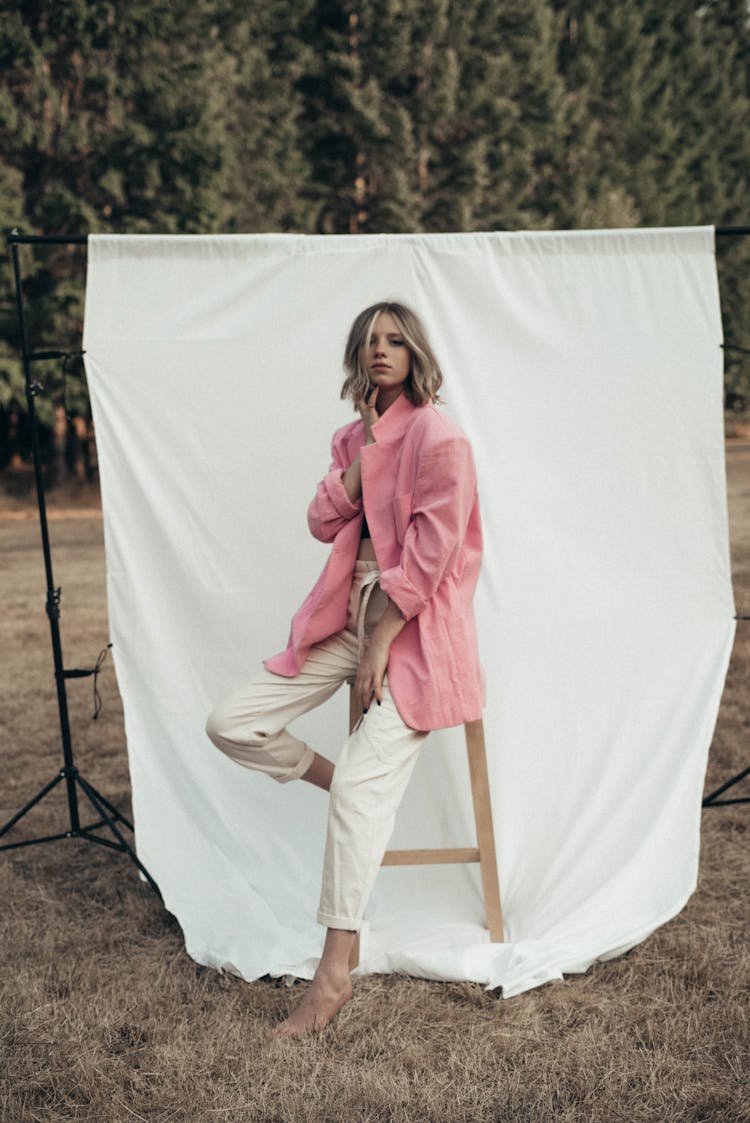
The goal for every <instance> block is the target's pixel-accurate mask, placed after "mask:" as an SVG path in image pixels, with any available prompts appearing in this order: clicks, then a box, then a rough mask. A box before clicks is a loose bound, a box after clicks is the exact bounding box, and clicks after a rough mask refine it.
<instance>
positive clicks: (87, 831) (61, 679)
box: [0, 226, 750, 896]
mask: <svg viewBox="0 0 750 1123" xmlns="http://www.w3.org/2000/svg"><path fill="white" fill-rule="evenodd" d="M715 232H716V235H717V236H735V237H736V236H743V235H750V226H717V227H716V230H715ZM87 242H88V237H87V236H86V235H85V234H83V235H78V236H68V235H54V234H50V235H46V234H41V235H34V234H21V233H20V232H19V231H18V230H14V231H13V232H12V233H11V234H9V235H8V245H9V246H10V249H11V255H12V258H13V272H14V276H15V283H16V303H17V306H18V324H19V330H20V335H21V354H22V359H23V372H24V378H25V381H26V399H27V401H28V406H29V419H30V422H31V434H32V452H33V459H34V475H35V479H36V494H37V502H38V505H39V523H40V527H41V532H42V549H43V551H44V566H45V571H46V575H47V604H46V609H47V616H48V617H49V622H50V631H51V635H52V653H53V657H54V664H55V682H56V683H57V705H58V710H59V715H60V734H61V740H62V752H63V767H62V768H61V769H60V770H59V772H58V773H57V774H56V775H55V776H54V777H53V778H52V780H50V782H49V783H48V784H45V785H44V787H43V788H41V789H40V791H38V792H37V794H36V795H35V796H34V798H33V799H31V800H29V802H28V803H27V804H26V805H25V807H22V808H21V810H20V811H18V812H17V813H16V814H15V815H14V816H13V818H12V819H9V820H8V822H7V823H6V824H5V825H4V826H3V827H0V838H1V837H2V836H3V835H5V834H6V833H7V832H8V831H9V830H10V829H11V827H14V826H15V825H16V823H18V822H19V821H20V820H21V819H22V818H23V817H24V815H26V814H27V813H28V812H29V811H31V809H32V808H33V807H35V806H36V804H37V803H39V802H41V800H43V799H44V797H45V796H46V795H47V794H48V793H49V792H51V791H52V790H53V788H55V787H56V786H57V785H58V784H60V783H62V782H63V781H64V782H65V786H66V790H67V796H68V816H69V828H68V830H65V831H61V832H60V833H59V834H51V835H45V836H43V837H40V838H31V839H26V840H25V841H23V842H10V843H4V844H3V845H0V850H12V849H16V848H18V847H21V846H33V845H34V844H35V843H39V842H55V841H56V840H57V839H60V838H83V839H85V840H86V841H87V842H96V843H99V845H100V846H109V847H110V848H111V849H113V850H120V851H123V852H124V853H126V854H127V855H128V856H129V858H130V859H131V861H133V862H134V863H135V865H136V866H137V867H138V869H139V870H140V871H141V873H142V874H143V876H144V877H145V878H146V880H147V881H148V883H149V884H150V885H151V886H152V888H153V889H155V890H156V892H157V893H158V894H159V896H161V893H160V892H159V887H158V885H157V884H156V882H155V881H154V879H153V878H152V877H151V874H150V873H149V872H148V870H147V869H146V867H145V866H144V865H143V863H142V862H141V861H140V860H139V858H138V856H137V854H136V853H135V851H134V850H133V848H132V846H131V845H130V844H129V843H128V841H127V839H126V838H125V836H124V835H123V833H122V831H121V830H120V827H119V826H118V823H119V824H122V826H123V827H124V828H126V829H127V830H128V831H131V832H132V831H133V825H132V823H129V822H128V820H127V819H126V818H125V816H124V815H122V814H121V813H120V812H119V811H118V810H117V808H116V807H114V806H113V805H112V804H111V803H110V802H109V800H107V799H105V797H104V796H103V795H102V794H101V792H98V791H97V790H96V788H95V787H94V786H93V785H92V784H90V783H89V782H88V780H86V779H85V778H84V777H83V776H82V775H81V773H80V772H79V771H78V769H77V768H76V765H75V760H74V757H73V743H72V739H71V735H70V721H69V718H68V699H67V693H66V685H65V684H66V681H67V679H69V678H81V677H83V676H86V675H92V674H94V673H95V672H94V670H93V669H92V670H90V671H82V670H66V669H65V667H64V665H63V656H62V644H61V642H60V625H59V620H60V597H61V590H60V589H59V588H58V589H56V588H55V585H54V580H53V576H52V556H51V553H50V544H49V534H48V530H47V509H46V504H45V495H44V481H43V477H42V464H41V453H40V448H39V430H38V423H37V416H36V408H35V404H34V399H35V397H36V396H37V394H39V393H40V391H41V389H42V387H41V385H40V384H39V383H37V382H33V381H32V379H31V364H32V363H33V362H36V361H41V360H49V359H58V358H60V359H64V358H65V352H62V351H30V350H29V346H28V338H27V333H26V319H25V315H24V301H23V287H22V284H21V270H20V265H19V259H18V247H19V245H45V246H52V245H67V246H69V245H81V246H83V245H86V244H87ZM748 619H750V617H748V616H737V620H748ZM748 775H750V766H749V767H748V768H745V769H744V770H743V771H742V772H739V773H738V774H737V775H736V776H733V777H732V778H731V779H729V780H727V781H726V782H725V783H723V784H722V785H721V787H719V788H717V789H716V791H714V792H711V794H710V795H707V796H706V797H705V799H704V800H703V807H721V806H726V805H727V804H734V803H750V797H747V796H746V797H743V798H738V799H719V798H718V797H719V796H721V795H723V794H724V792H726V791H728V790H729V789H730V788H732V787H734V786H735V784H738V783H740V781H741V780H744V779H745V777H746V776H748ZM79 788H80V790H81V791H82V792H83V794H84V795H85V796H86V798H87V799H88V801H89V803H90V804H91V806H92V807H93V808H94V811H95V812H96V813H97V815H98V816H99V818H98V819H97V820H96V821H95V822H93V823H87V824H86V825H83V826H82V825H81V819H80V811H79V806H78V789H79ZM101 827H107V828H108V829H109V831H110V833H111V834H112V835H113V836H114V838H115V840H116V841H112V839H111V838H102V837H101V836H100V835H98V834H95V833H94V832H95V831H96V830H99V829H100V828H101Z"/></svg>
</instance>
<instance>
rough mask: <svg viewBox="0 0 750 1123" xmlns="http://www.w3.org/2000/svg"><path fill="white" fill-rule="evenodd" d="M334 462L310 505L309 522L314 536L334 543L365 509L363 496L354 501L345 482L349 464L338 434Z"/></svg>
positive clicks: (335, 436) (333, 449) (308, 509)
mask: <svg viewBox="0 0 750 1123" xmlns="http://www.w3.org/2000/svg"><path fill="white" fill-rule="evenodd" d="M331 451H332V456H333V462H332V464H331V467H330V469H329V470H328V473H327V475H325V476H324V477H323V479H322V480H321V481H320V483H319V484H318V487H317V489H316V492H315V495H314V497H313V500H312V502H311V503H310V506H309V507H308V508H307V525H308V526H309V528H310V533H311V534H312V535H313V537H314V538H317V539H319V540H320V541H321V542H333V540H334V538H335V537H336V535H337V534H338V532H339V531H340V530H341V528H342V526H345V525H346V524H347V523H348V522H351V520H352V519H353V518H355V517H356V516H357V515H359V514H360V513H361V511H362V499H361V497H360V498H358V499H356V500H355V501H354V502H352V500H351V499H350V498H349V496H348V495H347V494H346V488H345V487H344V483H343V476H344V472H345V471H346V465H345V464H344V462H343V456H342V452H341V450H340V448H339V442H338V440H337V435H334V439H333V445H332V450H331Z"/></svg>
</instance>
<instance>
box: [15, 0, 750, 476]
mask: <svg viewBox="0 0 750 1123" xmlns="http://www.w3.org/2000/svg"><path fill="white" fill-rule="evenodd" d="M0 17H2V18H1V19H0V67H1V68H2V79H0V220H1V221H2V227H3V230H4V231H5V232H6V233H7V232H8V231H10V230H11V229H12V228H13V227H16V226H18V227H20V228H21V229H23V230H24V232H27V233H34V232H36V233H46V234H53V233H68V234H69V233H77V232H98V231H107V230H112V231H116V232H134V231H160V232H174V233H180V232H213V231H218V230H222V231H230V232H231V231H263V230H266V231H300V232H323V233H359V232H376V231H420V230H425V231H440V230H481V229H513V228H530V229H540V228H586V227H606V226H635V225H644V226H648V225H681V224H694V223H717V224H743V223H747V222H748V221H749V220H750V215H749V214H748V204H747V202H746V200H747V194H748V178H749V176H750V130H749V129H748V127H747V122H748V121H749V120H750V26H749V16H748V5H747V2H746V0H704V2H702V3H697V2H695V0H673V2H672V3H670V4H668V5H664V4H661V3H659V2H658V0H619V2H618V3H617V4H611V3H609V2H608V0H586V2H585V3H584V2H582V0H463V2H462V3H461V4H460V5H457V4H454V3H451V2H450V0H267V2H264V3H261V2H260V0H249V2H248V0H244V2H243V0H131V2H130V3H128V4H124V3H121V2H117V0H30V2H27V3H24V4H22V5H14V4H10V3H9V2H8V0H0ZM22 253H23V255H24V272H25V276H26V278H27V294H28V296H29V298H30V300H29V303H28V311H29V315H30V317H31V322H30V325H29V326H30V332H31V336H32V343H33V345H34V346H37V347H39V346H45V347H52V346H55V347H63V348H65V347H72V348H75V347H77V346H79V345H80V344H79V342H78V339H79V335H80V326H81V313H82V310H81V294H82V287H83V262H84V255H83V253H82V252H78V251H75V250H73V249H71V248H68V247H61V248H56V249H50V250H46V251H45V252H44V253H37V254H34V255H32V254H31V251H29V250H25V249H24V250H23V251H22ZM719 260H720V276H721V282H722V299H723V306H724V311H725V320H726V334H727V340H728V342H733V343H735V344H737V345H740V346H743V345H744V346H745V347H750V310H749V309H748V300H747V295H746V294H747V291H748V285H749V284H750V281H749V279H748V278H749V276H750V239H742V240H740V239H737V240H732V242H731V243H730V242H729V241H727V242H722V243H720V245H719ZM0 300H1V303H0V440H3V449H2V452H1V453H0V466H2V464H3V463H5V462H7V461H8V459H9V457H10V456H11V455H12V453H13V452H14V442H13V439H11V438H12V433H11V430H12V428H13V425H12V424H11V422H13V419H14V418H15V419H16V421H15V422H14V423H15V424H16V427H17V428H18V427H19V426H22V419H23V413H24V411H25V399H24V394H23V381H22V378H21V371H20V362H19V359H18V349H17V343H18V341H17V326H16V312H15V304H14V300H13V287H12V275H11V272H10V269H9V267H8V263H7V261H6V264H5V267H4V270H3V273H2V276H1V277H0ZM727 357H728V370H727V391H728V394H727V398H728V402H729V403H730V404H733V405H739V406H741V407H743V408H745V409H747V410H748V411H750V362H749V361H748V356H744V355H742V353H741V352H739V351H738V352H730V351H728V352H727ZM35 373H38V372H35ZM48 376H49V378H50V380H51V384H52V385H51V389H52V391H53V392H52V393H51V395H50V396H49V397H48V398H46V399H45V397H42V398H40V399H39V404H40V406H41V408H42V417H43V420H44V422H45V423H46V425H47V426H49V428H50V432H51V431H52V426H53V421H54V415H55V412H56V413H57V423H58V430H59V427H60V403H61V391H60V389H59V371H55V370H53V369H52V368H50V371H49V372H48ZM45 400H46V406H45V404H44V403H45ZM67 405H68V407H69V408H70V410H71V412H72V414H73V415H74V416H78V417H85V414H86V408H87V407H86V398H85V392H84V390H83V386H82V383H81V382H80V379H79V380H77V381H76V380H75V379H74V380H73V381H71V383H70V385H69V388H68V400H67ZM45 408H46V410H47V412H46V413H44V409H45ZM79 430H80V426H79ZM58 435H59V434H58ZM19 440H20V437H18V436H17V437H16V438H15V441H16V445H18V441H19ZM21 443H22V442H21ZM15 451H16V453H17V452H18V451H19V448H18V447H15Z"/></svg>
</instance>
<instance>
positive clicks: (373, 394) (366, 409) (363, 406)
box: [357, 386, 378, 445]
mask: <svg viewBox="0 0 750 1123" xmlns="http://www.w3.org/2000/svg"><path fill="white" fill-rule="evenodd" d="M377 400H378V387H377V386H373V388H372V390H370V392H369V393H368V395H367V397H365V398H363V399H362V400H361V401H359V402H357V409H358V410H359V415H360V417H361V418H362V424H363V425H364V427H365V437H366V440H367V444H368V445H371V444H374V442H375V438H374V437H373V435H372V427H373V425H374V424H375V422H376V421H377V419H378V411H377V409H376V408H375V403H376V402H377Z"/></svg>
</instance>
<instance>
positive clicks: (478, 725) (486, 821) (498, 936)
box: [349, 689, 504, 968]
mask: <svg viewBox="0 0 750 1123" xmlns="http://www.w3.org/2000/svg"><path fill="white" fill-rule="evenodd" d="M360 715H361V709H360V707H359V705H358V704H357V701H356V699H355V696H354V690H353V689H350V691H349V731H350V732H351V730H352V729H353V728H354V726H355V725H356V724H357V721H358V720H359V718H360ZM464 733H465V736H466V754H467V757H468V762H469V779H470V782H471V798H472V803H473V806H474V823H475V827H476V834H477V845H476V846H465V847H448V846H444V847H427V848H425V849H417V850H387V851H386V853H385V855H384V856H383V861H382V863H381V865H383V866H421V865H443V864H453V863H459V862H478V863H479V869H480V874H481V878H482V893H483V896H484V909H485V915H486V921H487V928H488V930H489V933H490V940H491V941H492V943H499V944H501V943H503V940H504V928H503V911H502V907H501V904H500V884H499V881H498V876H497V855H496V853H495V832H494V829H493V825H492V807H491V804H490V783H489V774H488V772H487V752H486V748H485V741H484V724H483V722H482V719H481V718H478V719H477V720H476V721H467V722H466V724H465V725H464ZM358 963H359V933H357V937H356V939H355V941H354V948H353V950H352V956H351V960H350V966H351V967H352V968H353V967H356V966H357V964H358Z"/></svg>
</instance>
